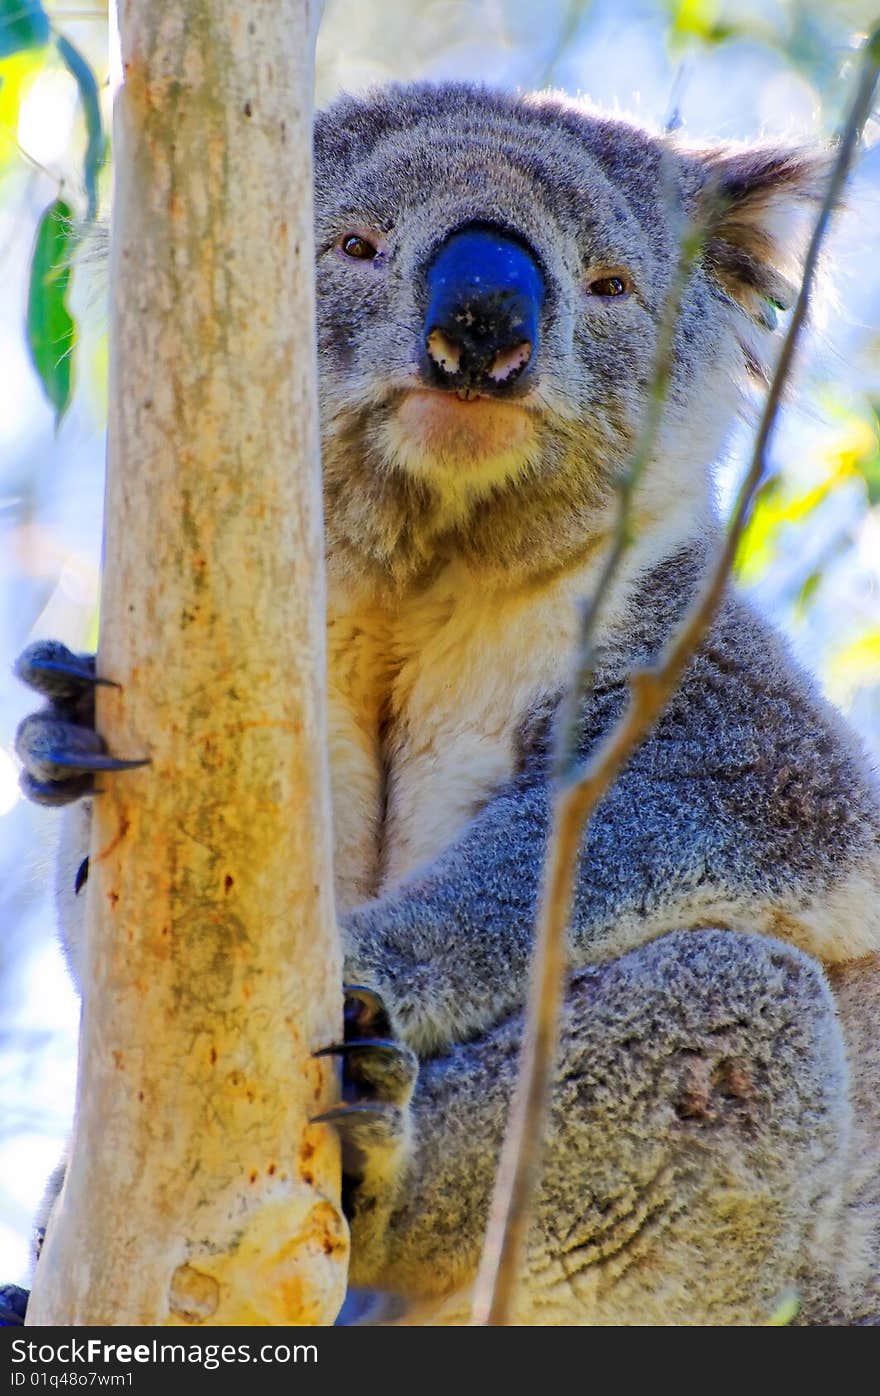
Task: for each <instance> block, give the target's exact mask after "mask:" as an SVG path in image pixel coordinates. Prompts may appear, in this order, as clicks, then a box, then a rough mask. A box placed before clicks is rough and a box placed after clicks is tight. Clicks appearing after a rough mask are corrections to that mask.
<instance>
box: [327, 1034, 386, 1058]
mask: <svg viewBox="0 0 880 1396" xmlns="http://www.w3.org/2000/svg"><path fill="white" fill-rule="evenodd" d="M360 1049H367V1050H369V1051H379V1052H386V1053H388V1054H389V1055H394V1056H397V1057H408V1055H409V1053H408V1052H407V1049H406V1048H405V1047H401V1045H400V1043H399V1042H395V1041H394V1040H393V1038H390V1037H350V1038H349V1039H348V1041H347V1042H331V1044H330V1046H329V1047H319V1048H318V1050H317V1052H313V1053H312V1056H313V1057H331V1056H340V1057H341V1056H344V1055H345V1053H346V1052H353V1051H355V1050H360Z"/></svg>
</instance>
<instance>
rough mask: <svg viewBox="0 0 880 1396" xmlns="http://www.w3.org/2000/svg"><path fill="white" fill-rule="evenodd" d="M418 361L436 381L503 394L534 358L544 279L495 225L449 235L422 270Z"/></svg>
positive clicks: (518, 246) (523, 251) (530, 259)
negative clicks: (424, 301)
mask: <svg viewBox="0 0 880 1396" xmlns="http://www.w3.org/2000/svg"><path fill="white" fill-rule="evenodd" d="M426 279H427V286H428V311H427V314H426V316H425V333H424V354H425V358H424V366H425V369H426V371H427V376H428V378H429V380H430V381H431V382H433V383H435V384H436V385H437V386H438V387H447V388H458V389H463V390H468V389H471V390H474V391H485V390H489V391H491V392H493V393H497V392H502V391H504V390H505V389H506V388H509V387H510V386H511V385H512V384H513V383H515V382H516V381H517V380H518V379H520V378H522V376H523V374H524V373H525V371H526V369H527V368H528V366H529V365H530V364H531V363H533V362H534V360H535V356H536V352H537V348H538V329H539V320H540V315H541V307H542V305H543V303H544V278H543V276H542V275H541V271H540V268H539V267H538V265H537V263H536V261H535V259H534V257H533V256H532V255H531V253H530V252H529V251H528V249H527V248H526V247H524V246H523V245H522V244H521V243H519V242H517V241H516V240H515V239H514V238H512V237H509V236H508V235H507V234H506V233H505V232H503V231H502V230H501V229H500V228H493V227H491V226H488V225H479V224H477V225H473V226H471V227H468V228H462V229H461V230H460V231H459V232H456V233H453V234H452V236H451V237H449V238H447V240H446V242H444V243H443V244H442V246H441V247H440V248H439V250H438V251H437V253H436V254H435V255H434V257H433V259H432V261H431V262H430V264H429V266H428V269H427V273H426Z"/></svg>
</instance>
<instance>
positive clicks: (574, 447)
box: [19, 85, 880, 1325]
mask: <svg viewBox="0 0 880 1396" xmlns="http://www.w3.org/2000/svg"><path fill="white" fill-rule="evenodd" d="M825 163H826V162H825V157H824V156H823V155H822V154H821V153H819V154H816V153H811V152H809V151H803V150H796V149H779V148H776V147H772V146H758V147H750V148H719V149H715V150H691V149H687V148H684V147H682V146H680V145H677V144H675V142H674V141H672V140H671V139H669V138H666V137H656V136H653V135H651V134H650V133H647V132H645V131H641V130H638V129H637V128H635V127H633V126H630V125H628V124H626V123H624V122H622V121H618V120H611V119H609V118H607V117H604V116H602V115H600V114H597V113H595V112H593V111H590V110H589V109H586V108H583V107H580V106H578V105H576V104H567V103H564V102H561V101H559V100H558V99H556V98H547V97H542V96H533V97H510V96H506V95H503V94H498V93H491V92H488V91H485V90H482V89H475V88H471V87H468V86H462V85H447V86H441V87H432V86H429V85H415V86H410V87H397V88H390V89H385V90H382V91H377V92H374V93H373V94H371V95H370V96H368V97H364V98H344V99H342V100H341V101H340V102H338V103H337V104H336V105H335V106H333V107H331V108H330V110H329V111H328V112H326V113H324V114H322V115H320V116H319V118H318V121H317V126H316V143H315V170H316V219H317V246H318V268H317V281H318V338H319V356H320V392H321V418H322V446H323V459H324V482H325V516H326V522H327V570H328V579H329V601H328V659H329V673H328V687H329V735H330V764H331V781H332V787H333V797H334V798H333V804H334V810H333V817H334V839H335V850H336V862H335V872H336V884H337V887H336V890H337V901H338V904H339V907H340V909H341V919H342V930H343V940H344V947H345V953H346V976H347V980H348V982H349V989H348V997H347V1000H346V1032H345V1039H344V1041H342V1042H340V1043H334V1044H327V1050H328V1051H331V1052H333V1053H334V1054H335V1055H337V1056H338V1057H339V1060H340V1062H341V1064H342V1073H341V1075H342V1098H341V1100H340V1103H339V1105H338V1106H336V1107H335V1108H334V1109H333V1110H331V1111H329V1112H328V1115H327V1119H326V1123H327V1125H328V1127H331V1126H332V1127H335V1128H338V1129H339V1130H340V1133H341V1136H342V1139H343V1157H344V1164H345V1171H346V1178H345V1198H346V1205H347V1208H348V1211H349V1215H350V1218H351V1225H352V1238H353V1253H352V1279H353V1282H354V1283H355V1284H357V1285H363V1286H367V1287H370V1288H372V1289H374V1290H380V1291H386V1292H388V1293H389V1294H393V1295H397V1296H402V1297H403V1299H404V1300H405V1301H406V1303H407V1304H408V1305H409V1306H410V1309H411V1313H412V1315H413V1316H415V1317H419V1316H421V1317H422V1318H423V1319H424V1320H425V1321H429V1322H465V1321H467V1304H468V1296H469V1292H470V1287H471V1284H472V1281H473V1278H474V1274H475V1269H476V1265H477V1260H478V1256H479V1250H480V1245H481V1241H482V1235H483V1230H484V1226H485V1221H486V1213H487V1207H488V1199H489V1195H490V1191H491V1186H492V1179H493V1175H494V1168H495V1163H496V1159H497V1152H498V1145H499V1141H500V1138H501V1132H502V1128H503V1120H504V1113H505V1110H506V1105H507V1101H508V1098H509V1094H510V1089H511V1085H512V1081H513V1075H514V1072H515V1066H516V1054H517V1045H518V1040H519V1036H520V1031H521V1025H522V1012H523V1004H524V1000H525V992H526V980H527V972H528V958H529V951H530V946H531V941H532V936H533V932H534V920H535V909H536V899H537V889H538V885H539V878H540V871H541V865H542V861H543V858H544V854H545V848H546V840H547V832H548V824H549V799H550V788H549V753H550V750H551V743H552V728H553V721H554V716H555V713H556V710H557V708H558V704H559V701H560V696H561V694H562V692H563V691H564V689H565V685H566V683H567V681H568V677H569V674H570V670H571V662H572V661H571V656H572V650H573V645H574V641H575V637H576V632H577V603H578V601H579V600H580V599H581V598H583V597H584V596H587V595H589V594H590V593H591V591H592V589H593V587H594V586H595V582H596V578H597V576H598V574H599V570H600V568H601V565H602V561H603V559H604V556H605V553H606V549H607V546H608V543H609V540H610V537H611V531H612V529H613V522H614V513H615V499H616V495H615V483H616V480H617V478H618V477H619V473H620V471H621V469H622V468H623V467H624V465H625V463H626V461H627V458H628V454H629V451H630V450H631V447H632V443H633V440H634V437H635V434H636V432H637V430H638V426H639V422H640V420H641V417H642V414H643V411H644V409H645V405H646V400H647V393H648V383H649V381H650V375H651V366H652V361H653V355H654V350H655V345H656V338H657V327H658V323H659V319H660V316H661V315H662V311H663V306H664V300H665V296H666V293H667V291H668V288H669V284H670V280H671V278H672V276H673V272H674V268H675V265H676V263H677V259H678V241H679V238H680V234H681V228H682V222H683V219H686V218H688V217H699V216H701V211H703V210H705V207H706V201H707V200H709V199H711V200H712V209H713V218H712V222H711V225H710V228H709V232H708V235H707V238H706V241H705V245H704V247H703V249H702V252H701V254H700V255H699V257H698V258H697V262H696V265H695V268H694V272H693V275H692V277H691V279H690V281H689V283H688V286H687V288H686V290H685V293H684V296H683V301H682V309H681V316H680V322H679V326H678V331H677V334H676V339H675V345H674V353H673V362H672V366H671V382H670V388H669V393H668V396H667V400H666V402H665V406H664V416H663V424H662V427H661V430H660V432H659V435H658V439H657V441H656V445H655V449H654V453H653V457H652V459H651V461H650V464H649V466H648V469H647V471H646V473H645V476H644V479H643V481H642V483H641V485H640V486H639V489H638V492H637V495H636V499H635V504H634V535H635V541H634V543H633V545H632V547H631V549H630V551H629V553H628V554H627V557H626V560H625V564H624V566H623V568H622V570H621V572H620V574H619V576H618V580H617V582H616V583H615V586H614V589H613V591H612V593H611V595H610V596H609V597H608V600H607V603H606V605H605V608H604V611H603V613H602V617H601V625H600V633H599V636H598V641H599V656H600V658H599V664H598V669H597V674H596V682H595V685H594V687H593V689H592V691H591V693H590V694H589V695H586V696H585V698H584V702H583V705H582V711H581V714H580V729H579V743H580V749H581V751H582V752H583V753H586V752H588V751H589V750H590V749H591V748H592V747H593V746H594V744H595V743H596V742H597V741H598V740H599V739H600V737H601V735H602V734H603V733H604V732H606V731H607V730H608V728H609V726H610V725H611V724H612V723H613V722H614V721H615V720H616V718H617V716H618V715H619V714H620V712H621V710H622V706H623V704H624V702H625V700H626V693H627V675H628V673H629V672H630V671H631V669H632V668H633V666H635V665H637V664H644V663H646V662H648V661H650V659H651V658H652V657H653V656H655V655H656V653H657V652H658V650H659V649H660V648H661V646H662V644H663V642H664V640H665V638H666V637H667V636H668V634H669V633H670V630H671V628H672V627H673V626H674V625H675V624H676V623H677V621H678V620H679V619H680V618H681V616H682V614H683V611H684V609H685V608H686V607H687V606H688V604H689V603H690V601H691V600H692V598H693V596H694V594H695V592H696V590H697V588H698V587H699V585H700V582H701V578H702V577H703V575H704V572H705V569H706V567H707V565H709V559H710V557H711V552H712V547H713V544H714V540H715V538H716V535H717V532H718V525H717V523H716V521H715V518H714V514H713V508H712V502H711V494H712V481H711V470H712V464H713V462H714V461H715V460H716V459H717V457H718V456H719V454H720V453H721V451H722V449H723V447H724V442H725V439H726V436H727V433H728V432H729V430H730V428H731V425H732V423H733V420H734V417H735V414H736V411H737V410H738V408H739V407H740V405H741V404H742V402H743V401H744V400H745V398H746V396H747V393H748V390H749V385H750V384H751V385H754V384H755V383H756V382H758V383H761V382H763V381H766V377H767V373H768V365H769V364H770V363H771V361H772V355H773V345H774V332H775V325H776V318H777V312H778V311H779V310H780V309H782V310H784V309H785V307H786V306H788V305H790V304H791V301H792V298H793V295H794V292H795V288H796V284H797V280H798V275H799V255H800V250H801V244H802V236H801V234H802V223H803V214H804V211H805V210H806V211H807V212H809V209H810V208H811V207H812V205H813V204H814V203H815V199H816V196H817V192H818V190H819V189H820V188H821V184H822V179H823V172H824V169H825ZM53 656H54V658H53ZM47 660H48V661H49V662H48V664H47V662H46V661H47ZM53 664H54V668H53ZM59 666H60V667H59ZM65 666H66V668H65ZM21 672H22V675H23V677H24V678H25V679H26V680H27V681H29V682H31V683H32V684H33V685H34V686H35V687H36V688H38V689H39V691H40V692H42V693H43V694H44V695H45V696H46V697H47V698H48V699H49V706H48V707H47V708H45V709H44V710H43V711H42V712H41V713H39V714H36V715H34V716H33V717H31V718H29V719H26V720H25V723H24V724H23V725H22V728H21V732H20V736H19V750H20V753H21V756H22V760H23V762H24V765H25V787H26V789H27V790H28V793H30V794H31V795H32V796H33V797H34V798H37V799H42V800H43V801H44V802H46V803H65V802H66V801H67V800H68V798H70V800H71V801H72V803H71V808H70V810H69V812H68V813H67V814H66V815H65V816H64V831H63V834H62V852H61V857H60V859H59V888H60V894H61V903H62V928H63V934H64V937H65V943H66V945H67V947H68V952H69V957H70V960H71V963H72V965H73V967H74V972H75V973H76V972H77V964H78V953H77V946H78V944H79V941H80V936H81V929H80V925H79V923H80V920H81V908H82V901H83V898H82V896H81V895H80V894H79V889H81V887H82V885H83V879H84V878H85V876H86V874H87V864H86V862H85V859H86V855H87V852H88V848H87V835H88V803H87V802H85V801H82V800H80V801H79V803H76V802H75V801H76V800H77V799H78V798H79V797H81V796H82V795H83V794H89V793H90V792H91V791H92V790H93V788H94V785H95V782H96V780H97V782H98V786H99V787H100V785H102V784H103V783H104V782H105V781H107V780H117V779H125V775H124V770H123V767H124V765H125V764H126V763H127V762H130V761H138V760H141V759H143V758H144V757H145V756H146V755H148V753H143V752H119V753H115V752H114V753H107V752H106V751H105V750H104V747H103V743H102V742H101V740H100V738H99V737H98V736H97V734H95V732H94V730H93V718H92V708H91V701H90V694H91V688H92V686H93V685H94V682H95V681H96V680H95V674H94V669H93V667H90V664H89V661H88V659H87V658H83V657H77V656H72V655H71V656H70V657H69V661H68V660H66V659H65V658H64V656H63V655H62V654H61V653H60V651H59V650H58V649H57V648H56V649H55V650H53V651H51V652H50V651H49V650H45V649H44V650H41V649H40V648H39V646H37V647H36V648H35V649H34V650H31V651H29V652H28V654H27V655H26V656H25V657H24V660H23V667H22V671H21ZM59 674H60V675H61V677H60V679H59ZM101 677H102V678H103V677H105V676H101ZM106 677H107V678H109V679H110V680H112V679H113V677H114V676H113V675H109V676H106ZM59 683H60V684H61V687H60V688H59ZM65 685H66V686H65ZM96 798H100V796H99V795H97V796H96ZM878 849H880V801H878V793H877V785H876V780H875V776H874V774H873V772H872V771H871V770H870V769H869V766H868V764H867V761H866V759H865V757H864V754H863V753H862V752H861V750H860V749H859V746H858V743H857V742H856V740H855V738H854V737H853V735H852V734H851V733H850V732H849V730H848V729H847V728H846V726H845V724H844V723H843V721H842V719H841V718H840V717H839V715H838V714H836V713H835V712H834V711H833V709H831V708H830V707H829V706H828V705H827V704H826V703H825V702H824V701H823V700H822V699H821V697H820V696H819V695H818V694H817V692H816V691H815V689H814V686H813V684H812V683H811V681H810V680H809V679H808V678H807V677H806V676H805V675H804V674H803V673H802V672H801V671H800V670H799V669H798V667H797V666H796V664H795V663H794V661H793V660H792V659H791V657H790V656H789V654H788V653H787V650H786V648H785V646H784V644H783V642H782V641H781V639H780V638H779V637H778V636H777V635H776V634H775V632H774V631H773V630H772V628H771V627H769V626H768V625H767V624H766V623H765V622H764V621H763V620H762V619H761V618H760V617H759V616H758V615H757V614H756V613H755V612H754V611H753V609H752V608H751V607H750V606H749V605H748V603H747V602H746V601H745V600H743V599H742V598H740V597H738V596H737V595H736V593H735V592H734V591H733V590H731V591H730V592H729V593H728V595H727V596H726V597H725V600H724V602H723V604H722V607H721V610H720V611H719V614H718V616H717V617H716V619H715V621H714V623H713V625H712V627H711V630H710V633H709V634H708V636H707V637H706V639H705V641H704V642H703V644H702V645H701V646H700V649H699V651H698V653H697V654H696V655H694V657H693V658H692V660H691V662H690V664H689V665H688V667H687V670H686V672H685V674H684V677H683V680H682V684H681V686H680V689H679V691H678V693H677V694H676V695H675V697H674V698H673V700H672V702H671V703H670V705H669V707H668V708H667V710H666V712H665V713H664V714H663V716H662V717H661V719H660V720H659V722H658V724H657V726H656V728H655V730H654V731H653V733H652V734H651V735H650V736H649V738H648V739H647V740H646V741H645V742H644V743H643V745H642V746H641V747H640V748H639V750H638V751H637V752H636V753H635V754H634V756H633V757H632V759H631V760H630V762H629V763H628V765H627V767H626V769H625V770H624V771H623V772H622V774H621V775H620V777H619V778H618V780H617V781H616V783H615V785H614V786H613V788H612V789H611V790H610V791H609V792H608V793H607V795H606V796H605V798H604V799H603V801H602V802H601V804H600V806H599V808H598V809H597V811H596V813H595V815H594V817H593V819H592V821H591V824H590V827H589V830H588V832H587V835H586V837H585V840H584V845H583V849H582V853H581V858H580V865H579V869H578V876H577V887H576V895H575V904H574V910H573V916H572V925H571V979H570V982H569V985H568V989H567V994H566V1001H565V1008H564V1020H563V1033H562V1043H561V1047H560V1052H559V1057H558V1060H557V1064H556V1076H555V1085H554V1091H553V1099H552V1111H551V1129H550V1137H549V1140H548V1145H547V1149H546V1156H545V1168H544V1174H543V1178H542V1183H541V1189H540V1193H539V1197H538V1202H537V1208H536V1212H535V1217H534V1222H533V1226H532V1232H531V1236H530V1241H529V1251H528V1264H527V1268H526V1274H525V1276H524V1281H523V1284H522V1287H521V1291H520V1294H519V1298H518V1316H519V1317H520V1318H521V1319H522V1321H524V1322H528V1323H537V1324H541V1323H553V1324H557V1323H565V1324H579V1323H609V1324H621V1325H626V1324H639V1323H713V1324H719V1323H762V1322H767V1321H769V1319H770V1318H771V1316H772V1315H773V1313H774V1312H775V1310H776V1309H777V1308H778V1306H779V1305H780V1304H781V1303H782V1302H783V1301H785V1300H786V1299H787V1298H789V1297H790V1296H792V1295H793V1296H795V1297H796V1298H797V1300H798V1303H799V1311H798V1312H799V1321H801V1322H809V1323H860V1322H870V1321H871V1320H872V1319H873V1318H874V1317H876V1316H877V1315H878V1313H880V1302H878V1299H880V1296H878V1287H880V1280H878V1273H880V1259H878V1257H880V1247H878V1228H880V1188H878V1184H877V1180H876V1179H877V1170H876V1167H875V1166H874V1160H876V1158H877V1153H878V1147H880V1104H878V1102H880V1089H878V1088H880V1049H878V1046H877V1038H876V1022H877V1015H878V1012H880V960H878V951H880V898H878V890H880V855H878Z"/></svg>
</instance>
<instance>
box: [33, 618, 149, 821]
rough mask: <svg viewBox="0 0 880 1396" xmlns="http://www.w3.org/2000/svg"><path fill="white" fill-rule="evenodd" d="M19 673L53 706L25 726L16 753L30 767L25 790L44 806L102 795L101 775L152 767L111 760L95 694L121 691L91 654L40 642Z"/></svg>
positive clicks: (144, 761) (144, 759)
mask: <svg viewBox="0 0 880 1396" xmlns="http://www.w3.org/2000/svg"><path fill="white" fill-rule="evenodd" d="M15 674H16V676H17V677H18V678H19V679H21V681H22V682H23V683H26V684H27V685H28V687H29V688H33V689H35V690H36V692H37V693H40V694H42V695H43V697H44V698H47V699H48V700H49V701H48V703H47V704H46V706H45V707H44V708H41V709H40V710H39V712H36V713H30V714H29V715H28V716H27V717H26V718H24V720H23V721H22V722H21V723H20V724H19V727H18V731H17V733H16V735H15V749H16V751H17V753H18V756H19V759H20V761H21V763H22V765H23V767H24V770H23V771H22V775H21V788H22V790H23V791H24V793H25V795H27V796H28V798H29V799H31V800H35V801H36V802H37V804H41V805H66V804H69V803H70V802H71V801H72V800H78V799H80V797H81V796H83V795H93V794H96V793H97V790H96V787H95V776H96V775H97V774H99V773H101V772H109V771H128V770H131V769H132V768H133V767H135V766H146V765H148V764H149V757H142V758H139V759H137V760H134V761H126V760H122V759H121V758H119V757H116V756H110V755H109V754H108V752H107V748H106V746H105V744H104V741H103V738H102V737H100V736H99V735H98V733H97V732H96V731H95V689H96V687H98V686H99V685H101V684H103V685H105V686H106V687H108V688H117V687H118V685H117V684H114V683H113V681H112V680H111V679H103V678H100V677H99V675H98V674H96V672H95V659H94V656H93V655H90V654H72V653H71V651H70V650H69V649H67V647H66V646H65V645H62V644H60V643H59V642H58V641H57V640H37V641H36V642H35V643H34V644H32V645H28V647H27V649H26V650H25V651H24V653H23V654H21V655H19V657H18V659H17V661H16V663H15Z"/></svg>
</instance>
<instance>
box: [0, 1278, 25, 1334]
mask: <svg viewBox="0 0 880 1396" xmlns="http://www.w3.org/2000/svg"><path fill="white" fill-rule="evenodd" d="M29 1299H30V1293H29V1291H28V1290H26V1289H22V1288H21V1287H20V1286H19V1285H2V1284H0V1328H23V1327H24V1318H25V1314H26V1313H27V1306H28V1300H29Z"/></svg>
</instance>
